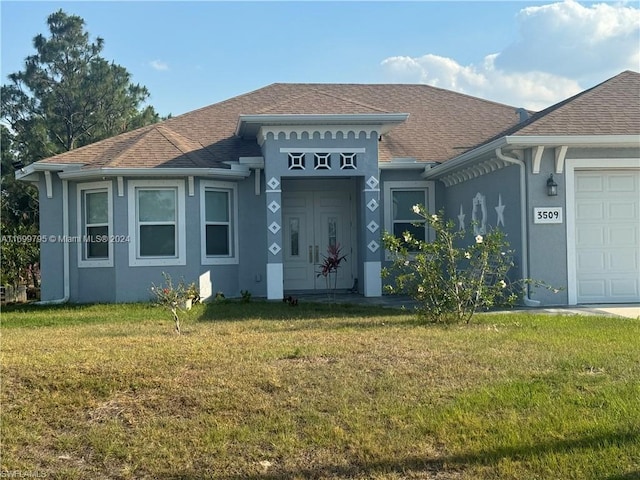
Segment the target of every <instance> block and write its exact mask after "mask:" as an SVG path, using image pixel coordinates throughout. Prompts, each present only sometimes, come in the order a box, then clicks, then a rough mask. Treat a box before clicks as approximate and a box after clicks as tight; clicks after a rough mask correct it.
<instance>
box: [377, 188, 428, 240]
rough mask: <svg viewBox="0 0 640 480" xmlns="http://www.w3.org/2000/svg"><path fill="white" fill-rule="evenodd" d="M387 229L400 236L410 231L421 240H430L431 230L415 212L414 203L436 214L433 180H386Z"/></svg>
mask: <svg viewBox="0 0 640 480" xmlns="http://www.w3.org/2000/svg"><path fill="white" fill-rule="evenodd" d="M384 198H385V212H384V224H385V229H386V230H387V231H388V232H390V233H392V234H393V235H394V236H396V237H398V238H402V235H403V233H404V232H407V231H408V232H410V233H411V234H412V235H413V236H414V237H415V238H417V239H419V240H424V241H429V240H430V232H429V228H428V227H427V225H426V222H425V220H424V219H423V218H422V217H420V216H419V215H417V214H416V213H414V211H413V206H414V205H418V204H419V205H423V206H424V207H425V208H426V210H427V211H428V212H429V213H430V214H435V213H437V212H435V211H434V208H435V192H434V188H433V182H429V181H411V182H385V183H384Z"/></svg>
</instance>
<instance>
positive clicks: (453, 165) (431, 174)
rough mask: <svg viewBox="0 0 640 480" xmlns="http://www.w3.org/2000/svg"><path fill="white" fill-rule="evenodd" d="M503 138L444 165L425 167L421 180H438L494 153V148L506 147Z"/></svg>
mask: <svg viewBox="0 0 640 480" xmlns="http://www.w3.org/2000/svg"><path fill="white" fill-rule="evenodd" d="M506 144H507V143H506V141H505V137H502V138H499V139H497V140H494V141H493V142H489V143H487V144H485V145H482V146H480V147H478V148H474V149H473V150H470V151H468V152H465V153H463V154H462V155H459V156H457V157H454V158H452V159H451V160H448V161H446V162H444V163H441V164H439V165H436V166H435V167H432V166H427V167H426V168H425V170H424V172H423V173H422V175H421V176H422V178H424V179H427V180H431V179H434V178H440V177H442V176H444V175H447V174H448V173H450V172H452V171H455V170H458V169H460V168H462V167H464V166H466V164H468V163H472V162H473V161H474V160H475V159H476V158H478V157H480V156H482V155H485V154H487V153H489V152H494V151H495V149H496V148H500V147H503V146H504V145H506Z"/></svg>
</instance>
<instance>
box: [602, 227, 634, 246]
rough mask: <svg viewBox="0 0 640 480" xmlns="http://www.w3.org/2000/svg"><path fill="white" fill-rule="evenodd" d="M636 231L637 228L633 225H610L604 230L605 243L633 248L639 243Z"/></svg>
mask: <svg viewBox="0 0 640 480" xmlns="http://www.w3.org/2000/svg"><path fill="white" fill-rule="evenodd" d="M638 233H639V232H638V228H637V227H635V226H633V225H622V226H614V227H611V228H610V229H609V231H608V232H606V234H607V244H609V245H616V246H618V247H631V248H634V247H636V246H637V245H638V244H640V238H638Z"/></svg>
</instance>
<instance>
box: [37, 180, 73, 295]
mask: <svg viewBox="0 0 640 480" xmlns="http://www.w3.org/2000/svg"><path fill="white" fill-rule="evenodd" d="M62 237H63V239H64V241H63V242H62V275H63V278H62V285H63V295H64V296H63V297H62V298H57V299H55V300H44V301H40V302H36V305H60V304H62V303H67V302H68V301H69V290H70V288H69V248H70V246H69V242H68V239H69V184H68V180H62Z"/></svg>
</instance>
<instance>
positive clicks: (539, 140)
mask: <svg viewBox="0 0 640 480" xmlns="http://www.w3.org/2000/svg"><path fill="white" fill-rule="evenodd" d="M505 141H506V143H507V145H510V146H513V147H533V146H545V147H559V146H569V147H579V146H585V147H608V146H611V147H637V146H640V134H639V135H535V136H530V135H527V136H524V135H523V136H518V135H512V136H508V137H505Z"/></svg>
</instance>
